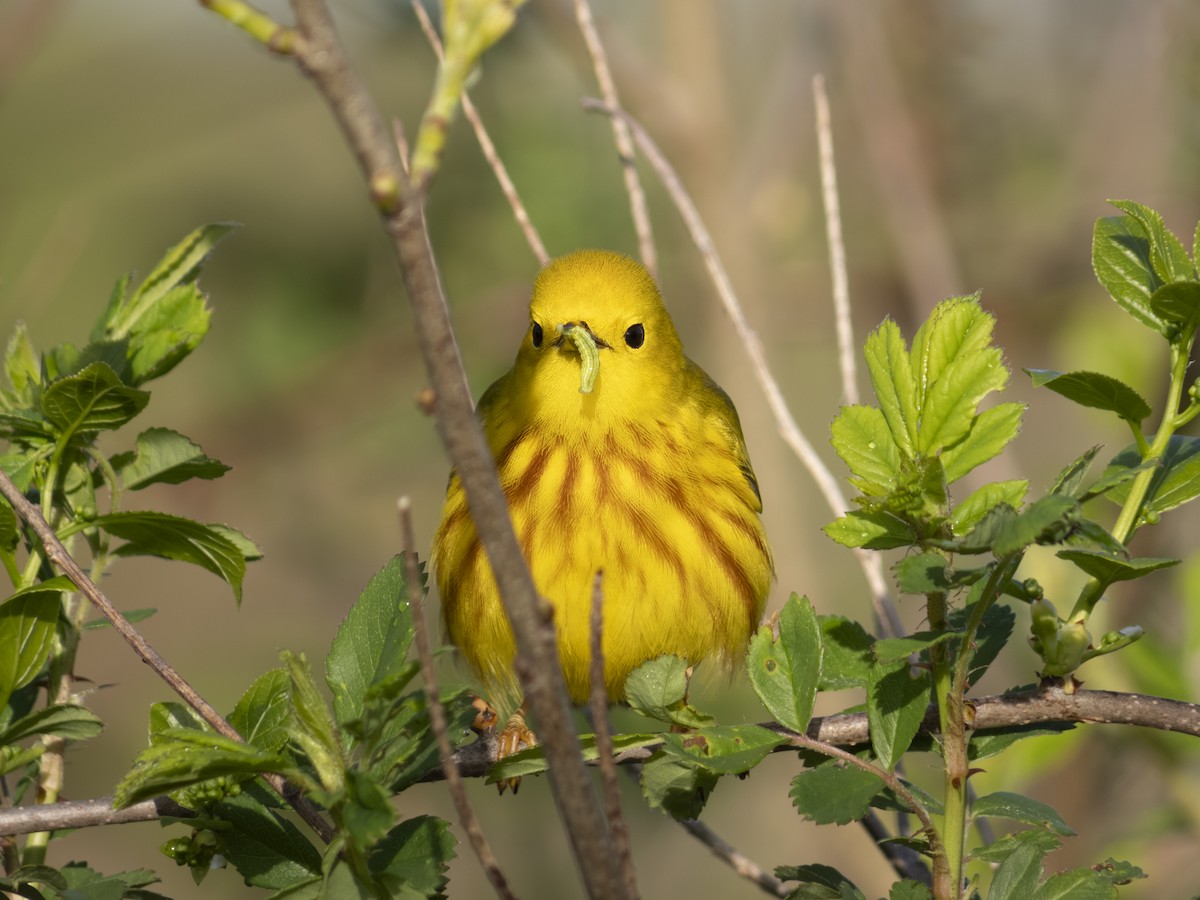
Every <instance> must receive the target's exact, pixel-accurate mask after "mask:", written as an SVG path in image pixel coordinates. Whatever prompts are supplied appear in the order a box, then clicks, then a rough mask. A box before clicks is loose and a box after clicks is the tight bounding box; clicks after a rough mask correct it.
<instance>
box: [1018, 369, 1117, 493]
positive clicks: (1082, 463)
mask: <svg viewBox="0 0 1200 900" xmlns="http://www.w3.org/2000/svg"><path fill="white" fill-rule="evenodd" d="M1026 371H1028V369H1026ZM1101 449H1102V447H1101V445H1100V444H1096V445H1095V446H1093V447H1091V448H1090V449H1088V450H1085V451H1084V452H1083V453H1082V454H1080V456H1079V457H1078V458H1077V459H1075V460H1073V461H1072V462H1071V463H1070V464H1068V465H1067V466H1066V467H1065V468H1064V469H1063V470H1062V471H1061V472H1059V473H1058V477H1057V478H1055V479H1054V486H1053V487H1052V488H1050V493H1052V494H1066V495H1067V496H1068V497H1075V498H1076V499H1079V497H1080V494H1081V493H1082V492H1083V478H1084V476H1085V475H1087V473H1088V469H1089V468H1091V465H1092V461H1093V460H1094V459H1095V458H1096V454H1097V453H1099V452H1100V450H1101ZM1014 505H1015V504H1014Z"/></svg>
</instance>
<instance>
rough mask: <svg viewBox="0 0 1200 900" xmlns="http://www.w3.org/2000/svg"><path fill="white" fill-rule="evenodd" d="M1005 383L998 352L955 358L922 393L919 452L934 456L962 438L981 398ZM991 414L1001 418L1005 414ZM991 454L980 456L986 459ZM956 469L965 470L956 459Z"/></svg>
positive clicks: (1003, 368)
mask: <svg viewBox="0 0 1200 900" xmlns="http://www.w3.org/2000/svg"><path fill="white" fill-rule="evenodd" d="M980 315H984V313H982V312H981V313H980ZM988 318H989V319H990V316H989V317H988ZM989 330H990V329H989ZM1007 383H1008V369H1006V368H1005V366H1004V360H1003V357H1002V356H1001V354H1000V351H999V350H998V349H996V348H994V347H993V348H989V349H986V350H977V351H974V352H972V353H971V354H970V355H964V356H960V357H958V358H957V359H955V360H954V361H953V362H952V363H951V364H950V365H949V366H947V367H946V369H945V371H944V372H943V373H942V374H941V377H939V378H938V380H937V381H936V382H934V383H933V384H932V385H931V386H930V388H929V390H928V392H927V393H926V395H925V404H924V406H923V407H922V409H921V434H920V438H919V443H918V449H919V450H920V451H921V453H923V454H925V455H928V456H934V455H937V454H938V453H939V452H940V451H942V450H945V449H946V448H949V447H953V446H954V445H955V444H957V443H958V442H959V441H961V440H963V439H964V438H966V437H967V435H968V433H969V432H970V430H971V426H972V425H973V424H974V423H975V418H976V412H977V409H978V407H979V404H980V403H981V402H982V401H983V398H984V397H986V396H987V395H988V394H990V393H991V392H992V391H998V390H1001V389H1003V388H1004V386H1005V385H1006V384H1007ZM1006 412H1007V414H1008V415H1009V416H1011V408H1006ZM994 415H999V416H1000V418H1003V417H1004V415H1005V414H994ZM1018 418H1019V414H1018ZM1013 434H1015V432H1013ZM1011 439H1012V435H1009V436H1008V437H1007V438H1006V439H1005V440H1004V442H1003V443H1002V444H1001V445H1000V446H1001V447H1003V446H1004V444H1006V443H1008V441H1009V440H1011ZM994 455H995V454H994V453H993V454H991V455H987V456H985V457H984V458H985V459H990V458H991V456H994ZM958 469H960V470H962V471H963V472H964V474H965V472H966V471H969V467H967V466H966V465H965V464H964V463H962V462H958Z"/></svg>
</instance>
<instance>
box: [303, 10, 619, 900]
mask: <svg viewBox="0 0 1200 900" xmlns="http://www.w3.org/2000/svg"><path fill="white" fill-rule="evenodd" d="M292 8H293V10H294V12H295V17H296V23H297V27H298V29H299V32H300V35H301V41H300V46H299V47H298V48H297V52H296V57H297V61H298V62H299V64H300V66H301V68H302V70H303V71H304V72H305V73H306V74H308V75H309V77H311V78H312V79H313V82H314V83H315V85H316V87H317V89H318V91H319V92H320V93H321V95H322V96H323V97H324V99H325V100H326V102H327V103H328V105H329V109H330V111H331V112H332V114H333V116H334V119H335V120H336V121H337V123H338V125H339V127H340V128H341V129H342V132H343V134H344V135H345V137H346V141H347V143H349V145H350V148H351V150H352V151H353V152H354V154H355V157H356V158H357V160H358V162H359V166H360V168H361V169H362V172H363V175H364V177H365V179H366V182H367V185H368V187H369V190H370V194H371V197H372V199H373V200H374V202H375V205H376V208H377V210H378V211H379V213H380V214H381V216H382V218H383V222H384V226H385V228H386V230H387V232H388V234H389V236H390V237H391V238H392V246H393V249H394V250H395V252H396V255H397V258H398V260H399V264H400V272H401V275H402V277H403V279H404V285H405V288H406V290H407V294H408V298H409V302H410V304H411V306H412V310H413V322H414V324H415V326H416V329H417V337H418V343H419V345H420V348H421V353H422V356H423V358H424V362H425V367H426V370H427V372H428V374H429V380H430V385H431V386H432V388H433V391H434V394H435V398H436V399H435V413H436V417H435V421H436V423H437V428H438V433H439V435H440V437H441V439H442V442H443V444H444V445H445V447H446V450H447V452H448V453H449V456H450V459H451V461H452V462H453V464H454V467H455V469H456V471H457V472H458V476H459V478H460V480H461V482H462V485H463V488H464V491H465V493H466V498H467V508H468V510H469V512H470V514H471V519H472V521H473V522H474V523H475V528H476V532H477V533H478V535H479V538H480V541H481V542H482V544H483V547H484V551H485V552H486V553H487V557H488V560H489V561H490V562H491V566H492V573H493V575H494V576H495V578H496V584H497V586H498V588H499V593H500V598H501V600H502V602H503V604H504V608H505V612H506V613H507V614H508V617H509V621H510V623H511V625H512V630H513V636H514V638H515V639H516V645H517V656H518V658H519V659H520V660H522V661H523V664H522V665H520V666H519V667H517V669H518V671H517V675H518V678H520V680H521V686H522V688H523V689H524V691H525V699H526V701H527V702H528V703H529V705H530V708H531V710H532V712H533V714H534V715H535V716H536V718H537V722H538V734H539V737H540V738H541V740H542V742H543V743H542V746H543V747H544V748H545V750H546V755H547V758H548V759H549V760H550V783H551V787H552V789H553V794H554V800H555V803H556V804H557V807H558V812H559V815H560V816H561V818H562V820H563V824H564V828H565V831H566V833H567V836H568V840H569V842H570V845H571V849H572V852H573V854H574V856H575V859H576V861H577V862H578V865H579V871H580V874H581V876H582V879H583V882H584V884H585V887H586V890H587V893H588V894H589V896H592V897H622V896H624V895H625V890H624V885H623V884H622V882H621V880H620V876H619V875H618V874H617V863H616V850H615V848H614V847H613V843H612V836H611V834H610V833H609V831H608V829H607V827H606V824H605V822H604V817H603V815H602V812H601V810H600V807H599V800H598V796H597V793H596V789H595V785H594V784H593V783H592V780H591V778H590V776H589V774H588V772H587V769H586V766H585V765H584V762H583V757H582V754H581V752H580V747H579V738H578V736H577V735H576V734H575V730H574V728H573V727H572V721H571V707H570V701H569V699H568V697H567V690H566V683H565V681H564V680H563V676H562V671H561V668H560V666H559V662H558V647H557V643H556V640H555V633H554V625H553V621H552V619H551V614H552V610H551V609H550V607H549V604H547V603H546V602H545V600H543V599H542V598H541V597H540V596H539V595H538V593H537V589H536V588H535V586H534V584H533V579H532V577H531V576H530V574H529V567H528V566H527V565H526V564H525V560H524V558H523V557H522V555H521V549H520V546H519V545H518V543H517V539H516V535H515V533H514V531H513V527H512V521H511V520H510V519H509V515H508V506H507V503H506V502H505V498H504V493H503V491H502V490H501V488H500V482H499V480H498V478H497V475H496V465H495V461H494V459H493V458H492V454H491V451H490V449H489V447H488V444H487V441H486V439H485V438H484V436H483V431H482V429H481V427H480V424H479V421H478V419H477V418H476V416H475V411H474V404H473V403H472V398H471V393H470V390H469V388H468V386H467V381H466V374H465V372H464V370H463V366H462V360H461V358H460V357H459V353H458V345H457V343H456V342H455V339H454V331H453V329H452V328H451V325H450V317H449V313H448V310H447V306H446V299H445V294H444V292H443V290H442V286H441V281H440V277H439V274H438V270H437V265H436V263H435V262H434V258H433V250H432V248H431V247H430V244H429V232H428V229H427V228H426V226H425V216H424V208H423V199H424V196H423V194H422V193H421V191H423V190H425V189H427V187H428V184H429V179H428V178H426V177H422V178H421V182H420V184H419V185H416V186H413V187H408V188H405V187H403V186H404V185H406V183H407V181H408V179H406V177H405V176H404V174H403V172H402V170H401V167H400V162H399V155H398V151H397V149H396V147H395V145H394V144H393V142H392V138H391V136H390V134H389V133H388V129H387V126H386V125H385V124H384V120H383V116H382V115H381V114H380V112H379V108H378V106H376V104H375V102H374V101H373V100H372V98H371V96H370V93H369V92H368V91H367V88H366V85H365V84H363V82H362V79H360V78H359V77H358V75H357V74H356V73H355V72H354V71H353V70H352V68H351V66H350V63H349V61H348V60H347V58H346V53H345V50H344V49H343V47H342V44H341V40H340V39H339V37H338V34H337V30H336V28H335V27H334V24H333V21H332V18H331V16H330V13H329V9H328V7H327V6H326V4H325V3H324V2H323V0H292Z"/></svg>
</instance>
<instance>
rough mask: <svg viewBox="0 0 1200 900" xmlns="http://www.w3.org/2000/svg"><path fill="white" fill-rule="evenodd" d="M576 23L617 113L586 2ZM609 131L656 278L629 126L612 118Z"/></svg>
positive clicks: (579, 4) (579, 0)
mask: <svg viewBox="0 0 1200 900" xmlns="http://www.w3.org/2000/svg"><path fill="white" fill-rule="evenodd" d="M575 19H576V21H577V22H579V31H580V32H581V33H582V34H583V42H584V43H585V44H587V49H588V55H589V56H590V57H591V58H592V68H593V69H594V70H595V72H596V84H597V85H598V86H599V88H600V95H601V96H602V97H603V98H604V103H605V105H607V106H608V107H610V108H611V109H620V108H621V103H620V101H619V100H618V99H617V86H616V83H615V82H614V81H613V77H612V70H611V69H610V68H609V65H608V54H606V53H605V52H604V44H603V43H602V42H601V40H600V33H599V32H598V31H597V30H596V21H595V19H593V18H592V8H591V6H589V5H588V0H575ZM612 130H613V142H614V143H615V144H616V145H617V156H618V158H619V159H620V160H621V170H622V173H623V174H624V177H625V192H626V193H627V194H628V195H629V211H630V213H631V214H632V215H633V228H634V231H635V232H636V233H637V237H638V248H639V253H641V256H642V263H643V264H644V265H645V266H646V268H647V269H649V270H650V274H651V275H653V276H654V277H655V278H658V251H657V250H656V249H655V248H654V234H653V232H652V230H651V228H650V212H649V210H648V209H647V208H646V192H645V190H643V189H642V182H641V179H639V178H638V173H637V163H636V161H635V160H634V157H633V141H632V140H631V139H630V134H629V130H630V129H629V125H628V123H627V122H626V120H625V119H624V118H622V117H621V116H613V117H612Z"/></svg>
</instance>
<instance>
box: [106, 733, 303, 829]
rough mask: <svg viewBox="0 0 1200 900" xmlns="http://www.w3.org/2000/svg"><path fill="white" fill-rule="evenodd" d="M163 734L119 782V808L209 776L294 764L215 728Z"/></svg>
mask: <svg viewBox="0 0 1200 900" xmlns="http://www.w3.org/2000/svg"><path fill="white" fill-rule="evenodd" d="M159 737H160V738H161V740H160V741H159V743H156V744H152V745H151V746H149V747H147V748H146V749H145V750H143V751H142V752H141V753H139V754H138V757H137V759H136V760H134V763H133V767H132V768H131V769H130V770H129V772H127V773H126V775H125V777H124V778H122V779H121V783H120V784H118V785H117V787H116V790H115V791H114V792H113V807H114V808H115V809H122V808H124V807H126V806H129V805H131V804H133V803H136V802H138V801H139V800H145V799H147V798H149V797H157V796H158V795H160V794H165V793H169V792H170V791H174V790H178V789H179V788H182V787H187V786H189V785H192V784H196V783H197V782H200V781H207V780H208V779H210V778H217V777H219V776H223V775H255V774H257V773H259V772H278V771H281V770H283V769H284V768H286V767H287V766H288V765H289V763H288V761H287V760H286V759H284V758H283V757H281V756H279V755H278V754H275V753H264V752H262V751H261V750H258V749H256V748H254V747H251V746H250V745H249V744H243V743H241V742H240V741H234V740H230V739H229V738H227V737H223V736H221V735H219V734H215V733H213V732H211V731H197V730H194V729H191V728H175V729H170V730H167V731H165V732H162V733H161V734H160V735H159Z"/></svg>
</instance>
